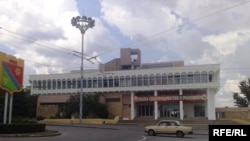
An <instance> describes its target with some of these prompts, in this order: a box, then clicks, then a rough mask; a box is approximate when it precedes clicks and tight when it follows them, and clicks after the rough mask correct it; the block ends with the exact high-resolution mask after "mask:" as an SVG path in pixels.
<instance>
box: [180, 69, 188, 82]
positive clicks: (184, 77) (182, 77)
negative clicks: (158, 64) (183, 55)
mask: <svg viewBox="0 0 250 141" xmlns="http://www.w3.org/2000/svg"><path fill="white" fill-rule="evenodd" d="M186 83H187V74H186V73H185V72H183V73H181V84H186Z"/></svg>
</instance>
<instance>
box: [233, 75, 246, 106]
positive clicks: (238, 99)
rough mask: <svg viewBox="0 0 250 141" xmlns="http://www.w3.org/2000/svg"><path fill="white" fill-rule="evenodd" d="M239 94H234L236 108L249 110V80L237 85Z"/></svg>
mask: <svg viewBox="0 0 250 141" xmlns="http://www.w3.org/2000/svg"><path fill="white" fill-rule="evenodd" d="M239 89H240V94H239V93H234V95H233V98H234V100H235V101H234V103H235V106H238V107H247V106H248V107H249V108H250V78H249V79H248V80H243V81H241V82H240V83H239Z"/></svg>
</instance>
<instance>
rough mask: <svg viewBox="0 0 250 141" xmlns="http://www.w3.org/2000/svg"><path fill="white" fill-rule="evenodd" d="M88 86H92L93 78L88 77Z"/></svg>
mask: <svg viewBox="0 0 250 141" xmlns="http://www.w3.org/2000/svg"><path fill="white" fill-rule="evenodd" d="M88 88H92V79H91V78H88Z"/></svg>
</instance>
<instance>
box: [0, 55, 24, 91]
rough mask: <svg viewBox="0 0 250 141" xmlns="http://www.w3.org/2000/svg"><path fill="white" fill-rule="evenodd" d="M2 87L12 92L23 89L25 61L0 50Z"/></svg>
mask: <svg viewBox="0 0 250 141" xmlns="http://www.w3.org/2000/svg"><path fill="white" fill-rule="evenodd" d="M0 63H1V64H0V88H1V89H3V90H6V91H7V92H9V93H10V94H13V93H14V92H20V91H22V89H23V67H24V61H23V60H22V59H18V58H16V57H15V56H12V55H8V54H5V53H3V52H0Z"/></svg>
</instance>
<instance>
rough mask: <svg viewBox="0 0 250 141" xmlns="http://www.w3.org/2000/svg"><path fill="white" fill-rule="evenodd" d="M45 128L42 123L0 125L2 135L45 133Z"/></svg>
mask: <svg viewBox="0 0 250 141" xmlns="http://www.w3.org/2000/svg"><path fill="white" fill-rule="evenodd" d="M45 128H46V124H41V123H20V124H0V134H19V133H34V132H44V131H45Z"/></svg>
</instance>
